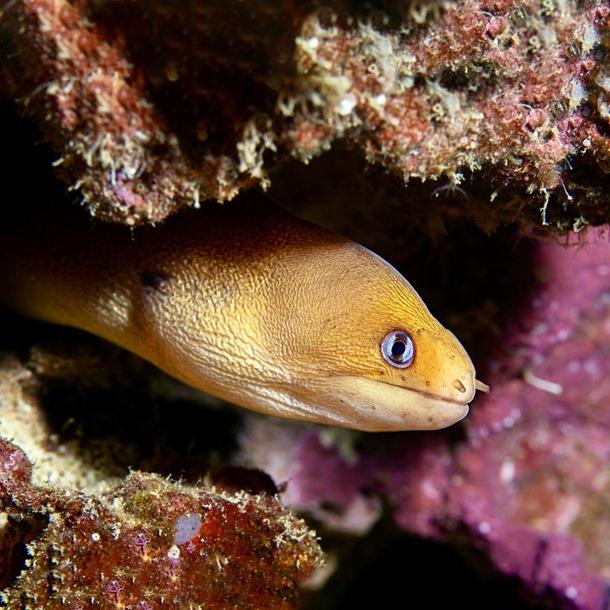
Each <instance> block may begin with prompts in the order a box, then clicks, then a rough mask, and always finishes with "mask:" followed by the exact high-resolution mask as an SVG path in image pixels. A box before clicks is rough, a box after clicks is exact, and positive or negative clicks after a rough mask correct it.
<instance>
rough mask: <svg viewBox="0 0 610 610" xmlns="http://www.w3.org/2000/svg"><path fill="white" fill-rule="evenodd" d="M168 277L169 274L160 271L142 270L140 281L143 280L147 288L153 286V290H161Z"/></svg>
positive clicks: (143, 284)
mask: <svg viewBox="0 0 610 610" xmlns="http://www.w3.org/2000/svg"><path fill="white" fill-rule="evenodd" d="M167 279H168V277H167V275H164V274H163V273H158V272H157V271H142V272H141V273H140V281H141V282H142V286H144V287H145V288H152V289H153V290H159V289H160V288H161V286H163V284H164V283H165V282H166V281H167Z"/></svg>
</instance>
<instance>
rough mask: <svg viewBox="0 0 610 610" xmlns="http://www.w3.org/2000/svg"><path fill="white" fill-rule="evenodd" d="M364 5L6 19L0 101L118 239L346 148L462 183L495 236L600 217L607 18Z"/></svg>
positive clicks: (472, 7)
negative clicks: (490, 215) (32, 123)
mask: <svg viewBox="0 0 610 610" xmlns="http://www.w3.org/2000/svg"><path fill="white" fill-rule="evenodd" d="M358 4H359V3H353V5H352V4H351V3H349V2H343V1H341V0H336V1H335V2H329V3H325V4H324V5H323V6H320V5H319V4H318V3H316V2H313V1H310V2H303V3H298V4H295V3H292V2H288V3H284V4H282V3H281V2H280V3H276V2H271V1H265V2H259V3H257V4H256V6H255V7H254V6H252V5H244V4H243V3H241V2H237V1H229V2H223V3H212V4H210V3H201V2H198V1H197V0H189V1H188V2H181V3H178V4H176V3H169V2H167V1H166V0H153V1H150V0H141V1H135V2H134V1H133V0H129V1H127V0H114V1H106V0H103V1H98V2H87V1H86V0H78V1H76V0H74V1H70V0H17V1H14V2H9V3H8V4H7V7H6V8H5V10H4V15H3V18H2V20H1V21H0V27H3V30H4V31H3V35H4V37H5V38H7V39H8V40H9V41H10V45H9V48H11V49H14V50H15V51H16V52H15V53H9V54H8V59H10V61H4V62H3V66H2V70H3V76H4V81H5V83H6V84H7V87H6V91H5V92H4V96H5V97H17V98H19V99H20V103H21V105H22V106H23V107H24V108H25V109H27V111H28V112H29V113H32V114H33V115H34V116H35V117H36V118H37V120H38V122H39V124H40V127H41V129H42V131H43V132H44V134H45V135H46V137H47V138H48V139H49V141H51V142H52V143H53V145H54V146H55V149H56V151H57V155H58V158H57V162H56V165H57V166H58V171H59V172H60V173H61V174H62V175H63V177H64V178H65V179H66V180H67V182H68V184H70V185H71V188H73V189H75V190H76V191H77V192H78V193H79V194H80V195H81V196H82V198H83V200H84V201H85V202H87V203H88V205H89V207H90V208H91V211H92V212H93V213H95V214H97V215H100V216H103V217H106V218H111V219H114V220H120V221H123V222H128V223H138V222H145V221H158V220H160V219H162V218H163V217H165V216H166V215H167V214H168V213H170V212H171V211H172V210H175V209H177V208H179V207H182V206H185V205H195V206H196V205H199V202H200V201H202V200H204V199H206V198H217V199H221V200H225V199H231V198H232V197H233V196H234V195H235V194H237V192H238V190H239V189H241V188H244V187H248V186H253V185H255V184H261V185H263V186H264V185H265V184H267V182H268V171H269V170H270V169H272V168H273V167H274V166H275V165H276V164H277V163H280V162H281V161H282V160H285V159H287V158H290V157H294V158H297V159H300V160H302V161H308V160H310V159H311V158H312V157H314V156H318V155H319V154H320V153H322V152H324V151H325V150H328V149H329V147H330V146H331V145H332V144H333V142H336V141H338V140H339V139H342V140H344V141H348V142H349V143H350V145H351V146H353V147H354V148H355V149H357V150H359V151H360V152H361V153H362V154H363V155H364V156H365V157H366V158H367V160H368V161H369V162H371V163H374V164H380V165H381V166H383V167H385V168H387V169H388V170H390V171H391V172H392V173H394V174H395V175H397V176H399V178H400V179H402V180H404V181H405V182H408V181H409V180H413V179H421V180H429V179H432V180H439V179H442V181H445V182H448V184H450V185H458V184H460V183H462V182H464V181H474V182H475V183H476V184H478V185H479V186H480V188H481V189H483V190H484V191H485V199H486V200H487V203H488V205H493V209H494V214H495V215H496V222H497V223H500V222H502V221H503V220H510V219H515V218H522V219H523V218H527V219H528V220H529V221H530V222H534V223H536V224H538V223H540V224H542V225H543V226H546V225H552V226H553V227H560V228H562V229H569V228H572V227H574V228H576V229H579V228H582V227H583V226H585V225H587V224H600V223H603V222H604V221H605V220H607V207H608V192H607V189H605V188H604V185H605V182H606V173H607V171H608V167H609V159H610V148H609V139H608V135H607V133H608V124H609V123H608V122H609V120H610V110H609V109H610V73H609V72H608V70H607V66H606V62H605V58H606V56H607V53H608V48H607V44H608V43H607V41H608V27H609V19H610V7H609V6H608V3H607V2H603V1H588V2H584V3H580V2H576V1H575V0H565V1H563V0H562V1H557V2H556V1H555V0H543V1H542V2H541V1H539V0H520V1H518V2H517V1H515V0H502V1H494V2H489V1H487V0H483V1H480V0H473V1H469V2H450V1H447V2H438V1H437V0H429V1H428V2H422V3H419V2H405V1H402V0H396V1H395V2H380V3H378V5H376V4H375V3H371V5H370V6H369V7H368V8H361V7H360V8H357V5H358ZM227 40H229V41H230V44H226V42H225V41H227Z"/></svg>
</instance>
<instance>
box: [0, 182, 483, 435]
mask: <svg viewBox="0 0 610 610" xmlns="http://www.w3.org/2000/svg"><path fill="white" fill-rule="evenodd" d="M76 212H77V211H76V210H70V214H65V215H61V214H59V213H54V214H52V215H49V216H47V217H46V218H44V219H39V220H38V221H36V220H34V221H30V222H28V223H27V224H24V225H23V227H21V228H18V229H15V230H11V231H10V233H9V234H5V235H3V236H0V286H1V287H2V288H1V292H0V296H1V297H2V300H3V301H4V302H5V304H7V305H8V306H10V307H12V308H14V309H15V310H16V311H18V312H20V313H22V314H25V315H28V316H32V317H34V318H38V319H40V320H45V321H48V322H53V323H57V324H63V325H67V326H73V327H77V328H81V329H84V330H87V331H89V332H91V333H95V334H96V335H99V336H101V337H104V338H105V339H108V340H110V341H112V342H114V343H117V344H118V345H120V346H122V347H124V348H126V349H128V350H131V351H132V352H135V353H136V354H138V355H139V356H141V357H142V358H144V359H146V360H148V361H150V362H152V363H153V364H155V365H156V366H158V367H159V368H160V369H162V370H164V371H166V372H167V373H169V374H170V375H173V376H174V377H176V378H178V379H180V380H181V381H183V382H185V383H187V384H189V385H191V386H193V387H195V388H198V389H201V390H204V391H205V392H208V393H209V394H212V395H214V396H217V397H220V398H222V399H226V400H227V401H229V402H232V403H235V404H237V405H241V406H243V407H247V408H250V409H253V410H255V411H259V412H263V413H267V414H270V415H275V416H279V417H287V418H292V419H299V420H308V421H312V422H318V423H324V424H334V425H338V426H343V427H347V428H354V429H359V430H367V431H395V430H421V429H437V428H443V427H445V426H449V425H451V424H453V423H455V422H457V421H459V420H460V419H462V418H463V417H464V416H465V415H466V414H467V413H468V408H469V407H468V405H469V403H470V401H471V400H472V398H473V396H474V394H475V390H476V389H485V386H484V384H481V383H480V382H478V381H476V379H475V371H474V367H473V365H472V362H471V360H470V358H469V357H468V355H467V353H466V352H465V350H464V348H463V347H462V346H461V344H460V343H459V342H458V340H457V339H456V338H455V337H454V335H453V334H452V333H450V332H449V331H448V330H446V329H445V328H444V327H443V326H441V324H440V323H439V322H438V321H437V320H436V319H435V318H434V317H433V316H432V315H431V314H430V312H429V311H428V309H427V307H426V306H425V304H424V303H423V302H422V300H421V299H420V298H419V296H418V295H417V293H416V292H415V290H414V289H413V288H412V287H411V285H410V284H409V283H408V282H407V281H406V280H405V279H404V278H403V277H402V276H401V275H400V274H399V273H398V272H397V271H395V270H394V269H393V268H392V267H391V266H390V265H389V264H388V263H386V262H385V261H383V260H382V259H381V258H379V257H378V256H376V255H375V254H373V253H372V252H370V251H369V250H367V249H366V248H364V247H362V246H360V245H358V244H356V243H354V242H352V241H350V240H349V239H346V238H344V237H341V236H339V235H336V234H334V233H331V232H329V231H327V230H324V229H322V228H320V227H318V226H315V225H312V224H310V223H308V222H305V221H302V220H299V219H297V218H295V217H294V216H292V215H291V214H289V213H288V212H287V211H285V210H284V209H283V208H281V207H279V206H277V205H276V204H274V203H272V202H270V201H269V200H267V199H266V198H264V197H263V196H261V195H259V194H256V193H252V194H249V195H247V196H245V197H241V198H239V200H236V201H235V202H232V203H230V204H225V205H222V206H221V205H219V204H208V203H206V204H204V205H203V206H202V208H201V209H199V210H190V211H187V212H184V213H180V214H177V215H174V216H172V217H170V218H169V219H168V220H167V221H165V222H164V223H163V224H161V225H159V226H157V227H153V228H151V227H142V228H136V229H132V230H130V229H128V228H126V227H122V226H115V225H107V224H100V223H93V222H92V219H91V218H89V217H87V216H86V215H84V214H78V213H76Z"/></svg>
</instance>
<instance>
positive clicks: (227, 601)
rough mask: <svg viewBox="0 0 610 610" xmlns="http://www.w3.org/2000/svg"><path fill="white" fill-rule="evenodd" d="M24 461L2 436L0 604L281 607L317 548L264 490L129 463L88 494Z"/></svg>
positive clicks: (289, 603) (290, 601)
mask: <svg viewBox="0 0 610 610" xmlns="http://www.w3.org/2000/svg"><path fill="white" fill-rule="evenodd" d="M31 471H32V466H31V464H30V462H29V461H28V458H27V457H26V456H25V454H24V453H23V452H22V451H21V449H20V448H19V447H17V446H16V445H13V444H11V443H9V442H7V441H5V440H3V439H0V506H2V509H3V511H5V512H4V516H5V524H4V526H3V536H2V547H3V551H4V552H3V553H2V555H1V557H2V559H0V568H1V570H0V574H2V581H3V582H2V585H3V587H6V586H7V585H9V584H10V586H9V587H8V588H6V589H5V590H4V592H2V593H1V594H0V595H1V599H2V601H1V602H0V603H2V604H3V605H6V606H8V607H9V608H15V609H17V608H49V609H53V608H72V609H74V610H76V609H83V608H109V609H111V608H133V609H136V608H137V609H138V610H145V609H147V610H151V609H152V608H159V607H163V608H188V607H192V608H195V607H200V608H201V607H203V608H212V609H213V608H218V609H221V608H232V607H236V608H244V607H246V608H279V609H286V610H287V609H289V608H294V607H295V606H294V601H295V595H296V590H297V589H296V583H297V581H299V580H301V579H303V578H304V577H305V576H308V575H309V573H310V572H311V571H312V569H313V567H314V566H315V565H316V563H318V562H319V561H320V559H321V554H320V549H319V547H318V545H317V542H316V540H315V535H314V534H313V533H312V532H311V531H310V530H309V529H308V528H307V527H306V526H305V524H304V523H303V522H302V521H300V520H299V519H297V518H295V517H294V516H293V515H292V514H291V513H289V512H288V511H286V510H285V509H283V508H282V507H281V505H280V503H279V501H278V499H277V497H273V496H271V495H268V494H258V495H248V494H246V493H244V492H239V493H226V492H223V491H222V490H220V489H218V488H206V487H203V486H199V487H193V486H187V485H180V484H177V483H173V482H171V481H168V480H167V479H164V478H162V477H160V476H158V475H153V474H144V473H140V472H132V473H131V474H130V475H129V476H128V477H127V479H126V480H125V481H124V482H123V483H121V484H120V485H117V486H115V487H113V488H110V489H108V490H107V491H106V492H105V493H104V494H103V495H102V496H94V495H91V494H87V493H85V492H79V491H69V490H67V489H64V490H61V489H52V488H50V487H47V486H44V487H40V486H36V485H32V484H31V481H30V478H31ZM15 541H20V542H26V547H25V549H24V548H23V547H22V546H21V545H16V544H15ZM11 543H12V544H11ZM8 549H10V551H9V550H8ZM24 551H25V552H24ZM15 577H16V578H15ZM13 578H15V582H14V583H11V580H12V579H13Z"/></svg>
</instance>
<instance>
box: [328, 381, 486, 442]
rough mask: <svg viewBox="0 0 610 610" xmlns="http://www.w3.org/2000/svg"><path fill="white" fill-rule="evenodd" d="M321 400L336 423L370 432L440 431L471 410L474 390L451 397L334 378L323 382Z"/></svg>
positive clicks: (374, 382)
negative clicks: (457, 396) (463, 394)
mask: <svg viewBox="0 0 610 610" xmlns="http://www.w3.org/2000/svg"><path fill="white" fill-rule="evenodd" d="M324 386H325V387H324V389H323V392H322V396H321V403H322V405H325V406H326V408H327V409H329V410H330V411H332V414H331V413H328V415H329V416H330V417H329V419H333V420H334V423H335V424H338V425H343V426H347V427H350V428H355V429H359V430H366V431H369V432H391V431H401V430H439V429H441V428H446V427H448V426H451V425H453V424H455V423H456V422H458V421H460V420H461V419H463V418H464V417H466V415H468V411H469V406H468V405H469V403H470V401H471V400H472V398H473V397H474V390H473V392H472V393H471V394H466V395H465V396H464V399H463V400H452V399H450V398H448V397H440V396H437V395H434V394H429V393H425V392H421V391H419V390H415V389H413V388H405V387H403V386H396V385H392V384H389V383H387V382H384V381H378V380H373V379H367V378H365V377H351V376H341V377H333V378H332V379H329V380H327V381H326V382H325V383H324Z"/></svg>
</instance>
